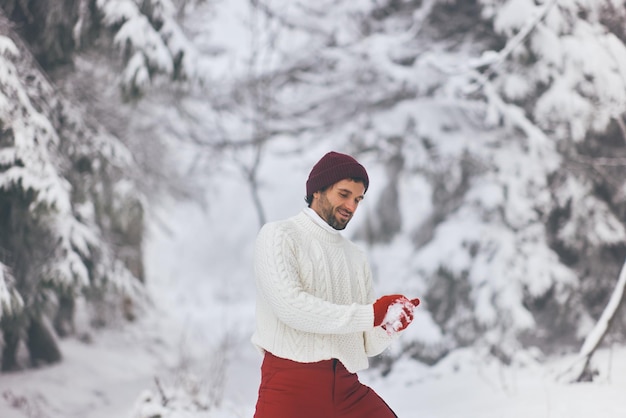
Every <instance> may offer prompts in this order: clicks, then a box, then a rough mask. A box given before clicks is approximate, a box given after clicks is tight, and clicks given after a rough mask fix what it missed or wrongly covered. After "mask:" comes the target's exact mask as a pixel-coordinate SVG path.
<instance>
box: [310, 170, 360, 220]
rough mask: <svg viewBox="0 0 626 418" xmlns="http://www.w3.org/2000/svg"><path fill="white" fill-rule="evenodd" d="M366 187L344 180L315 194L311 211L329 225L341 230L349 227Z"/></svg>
mask: <svg viewBox="0 0 626 418" xmlns="http://www.w3.org/2000/svg"><path fill="white" fill-rule="evenodd" d="M364 194H365V186H364V185H363V183H358V182H356V181H354V180H351V179H344V180H341V181H338V182H337V183H335V184H333V185H332V186H330V187H329V188H328V189H326V190H325V191H323V192H321V191H318V192H315V193H313V202H312V203H311V209H313V210H314V211H315V212H317V214H318V215H319V216H320V217H321V218H322V219H324V220H325V221H326V222H327V223H328V225H330V226H332V227H333V228H335V229H338V230H341V229H344V228H345V227H346V225H348V222H350V219H352V215H354V212H356V209H357V207H358V206H359V203H360V202H361V200H363V195H364Z"/></svg>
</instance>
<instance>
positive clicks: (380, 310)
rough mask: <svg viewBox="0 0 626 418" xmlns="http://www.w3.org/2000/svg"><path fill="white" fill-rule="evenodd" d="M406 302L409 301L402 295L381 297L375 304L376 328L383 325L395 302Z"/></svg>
mask: <svg viewBox="0 0 626 418" xmlns="http://www.w3.org/2000/svg"><path fill="white" fill-rule="evenodd" d="M405 300H408V299H407V298H406V297H405V296H402V295H386V296H382V297H380V298H379V299H378V300H377V301H376V302H374V326H375V327H377V326H379V325H382V323H383V320H384V319H385V315H387V310H389V306H390V305H392V304H394V303H395V302H402V301H405ZM407 325H408V324H407Z"/></svg>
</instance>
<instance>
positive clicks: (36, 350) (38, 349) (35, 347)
mask: <svg viewBox="0 0 626 418" xmlns="http://www.w3.org/2000/svg"><path fill="white" fill-rule="evenodd" d="M26 347H27V348H28V353H29V355H30V361H31V366H35V367H36V366H38V365H40V364H42V363H44V364H48V363H57V362H59V361H61V351H60V350H59V345H58V344H57V340H56V338H55V335H54V333H53V332H52V328H51V327H50V326H49V325H48V324H47V323H46V321H45V319H44V318H33V319H32V320H31V322H30V325H29V327H28V340H27V341H26Z"/></svg>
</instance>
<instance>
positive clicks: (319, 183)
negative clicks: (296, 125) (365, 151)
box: [306, 151, 370, 196]
mask: <svg viewBox="0 0 626 418" xmlns="http://www.w3.org/2000/svg"><path fill="white" fill-rule="evenodd" d="M347 178H359V179H363V182H364V183H365V191H367V187H368V186H369V183H370V180H369V177H367V171H365V167H363V166H362V165H361V164H359V162H358V161H357V160H355V159H354V158H352V157H351V156H349V155H347V154H341V153H338V152H335V151H331V152H329V153H328V154H326V155H324V156H323V157H322V159H321V160H319V161H318V162H317V163H316V164H315V165H314V166H313V169H312V170H311V173H310V174H309V179H308V180H307V182H306V195H307V196H311V195H313V193H315V192H317V191H318V190H321V189H323V188H325V187H328V186H330V185H333V184H335V183H337V182H338V181H341V180H343V179H347Z"/></svg>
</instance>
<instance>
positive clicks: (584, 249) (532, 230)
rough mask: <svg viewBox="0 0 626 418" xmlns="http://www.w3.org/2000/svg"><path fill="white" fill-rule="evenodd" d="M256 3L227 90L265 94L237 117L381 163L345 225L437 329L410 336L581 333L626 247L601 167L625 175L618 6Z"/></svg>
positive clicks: (428, 347)
mask: <svg viewBox="0 0 626 418" xmlns="http://www.w3.org/2000/svg"><path fill="white" fill-rule="evenodd" d="M254 7H255V9H254V10H255V12H254V13H256V14H257V15H260V16H261V19H262V22H263V23H262V24H261V25H260V27H261V28H262V30H261V33H259V34H257V36H256V37H254V39H256V42H257V45H258V46H259V48H260V50H256V51H254V54H256V55H257V56H261V57H264V59H261V60H258V61H256V62H260V63H262V64H263V65H262V66H256V67H254V68H255V71H254V72H253V73H250V72H249V73H248V74H247V77H246V74H245V72H244V71H241V72H239V73H238V74H240V79H239V80H240V81H239V82H235V83H233V86H239V88H238V89H237V90H235V91H236V92H237V93H240V92H241V91H243V90H241V89H242V88H247V87H249V86H250V85H251V83H253V82H254V83H256V84H255V85H257V86H259V87H261V88H264V89H265V97H266V98H267V99H266V100H265V101H263V102H262V103H263V108H262V109H256V110H255V108H254V107H253V106H251V107H249V108H248V109H250V112H249V113H245V114H246V115H248V118H247V119H244V118H242V117H241V119H240V120H247V121H253V120H255V119H254V118H255V117H259V118H260V119H262V120H263V132H264V133H265V136H264V137H263V138H264V142H265V143H266V144H267V143H269V142H271V141H273V140H276V139H280V138H284V137H285V136H291V137H297V138H298V140H299V141H298V143H295V142H294V143H293V146H292V147H291V151H292V153H293V154H295V153H297V152H298V151H299V149H301V147H304V146H307V145H308V144H312V143H313V142H312V139H314V140H316V141H317V142H318V143H325V144H329V146H332V147H337V148H341V149H344V150H349V151H352V152H354V153H356V154H358V155H359V156H360V157H361V158H362V159H363V160H364V161H365V162H366V163H368V164H369V166H370V167H373V169H374V170H379V171H377V173H378V172H380V173H382V174H381V175H380V177H379V181H380V178H383V179H384V180H383V182H384V183H385V187H384V188H382V190H381V191H380V192H379V194H378V195H377V196H374V199H375V200H376V201H377V202H376V204H375V210H374V212H373V213H372V215H371V216H370V219H368V221H367V223H366V224H367V228H366V229H365V231H364V232H363V233H360V234H358V235H357V237H358V238H362V239H364V240H367V241H368V242H369V243H370V244H371V252H372V254H373V256H374V260H375V263H376V271H377V275H378V277H379V280H380V283H381V285H383V286H389V287H390V289H389V290H392V289H391V287H392V286H395V290H397V286H402V287H404V289H405V291H406V292H409V293H412V294H413V293H417V294H419V295H422V297H423V301H424V304H423V306H422V308H423V310H422V312H424V316H426V317H427V319H425V320H424V321H425V323H428V324H430V330H431V331H430V332H427V331H426V330H424V333H423V334H428V335H429V336H433V335H435V336H438V337H435V338H430V337H424V335H422V336H420V333H419V332H416V333H415V335H412V336H411V337H410V340H411V342H410V343H409V344H408V345H407V347H406V349H407V350H410V351H411V352H413V353H415V355H416V356H418V357H419V356H422V355H424V354H423V353H425V352H429V353H430V354H428V355H429V356H434V357H435V358H436V357H437V356H440V355H443V354H445V352H446V351H447V350H449V349H452V348H455V347H458V346H463V345H466V344H473V343H477V342H479V343H482V344H486V345H488V346H491V347H493V349H494V353H498V355H501V356H502V358H503V359H505V360H507V361H508V360H509V359H510V356H511V355H512V353H514V350H515V349H516V348H517V347H519V346H520V345H540V346H542V347H543V348H549V347H557V346H559V344H570V347H573V346H572V345H571V344H572V343H574V342H576V341H579V340H580V339H581V338H583V337H584V335H585V333H586V332H588V330H589V329H590V326H591V324H592V323H593V318H595V317H597V316H599V314H600V312H601V311H602V308H603V307H604V305H605V302H606V300H607V298H608V296H609V295H610V293H611V291H612V288H613V286H614V284H615V283H614V278H615V277H616V272H617V270H618V269H619V267H620V265H621V262H622V260H623V258H624V252H625V251H626V248H625V246H624V243H625V242H626V228H625V223H624V219H625V218H624V216H623V215H624V213H625V212H624V211H625V210H626V204H625V203H626V200H625V199H624V196H625V194H624V185H623V182H621V181H616V180H615V179H618V178H623V175H624V164H623V163H624V160H623V155H624V153H625V146H624V145H625V141H624V138H625V136H624V132H625V130H624V129H623V126H624V121H623V118H624V113H625V111H626V98H625V97H624V92H626V85H625V83H626V77H624V75H625V74H626V73H625V72H624V71H625V69H626V59H625V54H626V48H625V47H624V31H623V26H621V25H619V24H617V23H616V22H620V21H622V22H623V20H621V19H622V18H623V17H624V10H623V5H621V4H620V2H617V1H612V0H605V1H595V2H591V1H559V2H556V1H552V0H547V1H542V2H536V1H534V0H506V1H504V0H503V1H488V0H477V1H469V2H468V1H454V0H452V1H451V0H426V1H420V2H413V1H398V0H388V1H377V2H370V1H321V2H316V3H315V4H311V3H310V2H304V1H289V2H281V1H257V2H254ZM259 81H263V84H259ZM246 91H249V90H246ZM233 97H236V98H237V102H236V103H237V104H241V103H246V102H245V101H242V98H245V97H253V96H245V95H242V94H235V95H233ZM268 109H269V110H271V111H268ZM233 126H239V127H240V126H241V125H237V124H233ZM239 132H241V131H239ZM232 137H234V135H233V136H232ZM616 156H622V158H621V159H619V158H612V157H616ZM372 193H374V191H372ZM261 196H263V194H262V192H261ZM369 199H371V198H368V200H369ZM398 248H403V249H404V250H403V251H401V254H390V251H391V250H390V249H393V250H394V251H397V249H398ZM392 257H393V260H395V261H394V262H390V261H389V259H391V258H392ZM390 278H393V279H390ZM383 283H384V284H383ZM433 353H434V354H433ZM437 353H438V354H437Z"/></svg>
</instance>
